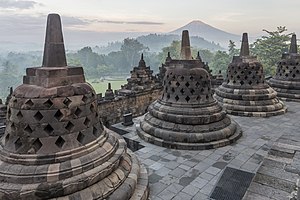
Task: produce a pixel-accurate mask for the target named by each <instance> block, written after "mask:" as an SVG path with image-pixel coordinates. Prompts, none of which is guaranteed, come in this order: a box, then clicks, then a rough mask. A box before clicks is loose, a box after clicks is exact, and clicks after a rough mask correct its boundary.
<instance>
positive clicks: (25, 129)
mask: <svg viewBox="0 0 300 200" xmlns="http://www.w3.org/2000/svg"><path fill="white" fill-rule="evenodd" d="M24 131H26V132H27V133H32V132H33V130H32V128H31V127H30V126H29V125H27V126H26V127H25V128H24Z"/></svg>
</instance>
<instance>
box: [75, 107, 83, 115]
mask: <svg viewBox="0 0 300 200" xmlns="http://www.w3.org/2000/svg"><path fill="white" fill-rule="evenodd" d="M81 113H82V110H81V109H80V108H78V107H77V108H76V110H75V113H74V114H75V115H76V116H77V117H80V115H81Z"/></svg>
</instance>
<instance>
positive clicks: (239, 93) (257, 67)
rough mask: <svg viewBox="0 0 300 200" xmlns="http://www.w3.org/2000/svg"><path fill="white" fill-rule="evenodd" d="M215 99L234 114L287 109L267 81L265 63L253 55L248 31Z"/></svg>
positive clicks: (255, 114) (260, 114) (264, 114)
mask: <svg viewBox="0 0 300 200" xmlns="http://www.w3.org/2000/svg"><path fill="white" fill-rule="evenodd" d="M215 98H216V99H217V100H218V101H219V102H220V103H221V104H222V105H223V107H224V108H225V109H226V111H227V113H229V114H233V115H240V116H253V117H270V116H274V115H280V114H284V113H285V112H286V107H285V105H284V104H283V103H282V102H281V101H279V99H278V98H277V93H276V91H274V90H273V89H272V88H271V87H270V86H269V85H268V84H266V83H265V77H264V72H263V66H262V64H261V63H260V62H258V61H257V59H256V57H255V56H250V55H249V44H248V36H247V33H244V34H243V40H242V46H241V52H240V56H234V57H233V59H232V62H231V63H230V64H229V66H228V69H227V75H226V80H225V82H224V83H223V84H222V85H221V86H219V87H218V88H216V89H215Z"/></svg>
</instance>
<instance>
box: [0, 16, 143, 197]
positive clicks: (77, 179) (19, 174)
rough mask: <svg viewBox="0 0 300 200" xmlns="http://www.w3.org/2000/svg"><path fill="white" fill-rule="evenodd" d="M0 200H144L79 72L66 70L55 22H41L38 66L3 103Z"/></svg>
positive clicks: (138, 169) (136, 172) (136, 168)
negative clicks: (42, 37) (42, 31)
mask: <svg viewBox="0 0 300 200" xmlns="http://www.w3.org/2000/svg"><path fill="white" fill-rule="evenodd" d="M0 180H1V184H0V198H1V199H31V200H32V199H76V200H77V199H78V200H80V199H82V200H89V199H113V200H115V199H147V196H148V178H147V172H146V170H145V168H144V167H142V166H141V165H140V164H139V161H138V159H137V157H136V156H135V155H134V154H133V153H132V152H130V151H129V150H127V148H126V143H125V141H124V140H123V138H121V137H120V136H119V135H118V134H116V133H114V132H112V131H109V130H108V129H106V128H105V127H104V126H103V125H102V123H101V121H100V120H99V115H98V113H97V97H96V94H95V91H94V89H93V88H92V86H91V85H90V84H88V83H86V82H85V77H84V72H83V69H82V68H81V67H67V62H66V56H65V49H64V42H63V36H62V30H61V22H60V17H59V15H57V14H50V15H48V20H47V29H46V39H45V49H44V56H43V64H42V67H36V68H27V69H26V76H24V79H23V84H22V85H20V86H18V87H17V88H16V89H15V90H14V92H13V94H12V97H11V99H10V101H9V104H8V111H7V127H6V130H5V134H4V136H3V137H2V140H1V145H0Z"/></svg>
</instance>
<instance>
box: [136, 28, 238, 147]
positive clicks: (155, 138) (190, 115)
mask: <svg viewBox="0 0 300 200" xmlns="http://www.w3.org/2000/svg"><path fill="white" fill-rule="evenodd" d="M186 35H188V32H187V31H184V32H183V40H187V38H186ZM183 44H184V45H183V47H182V48H183V49H184V50H182V52H185V54H187V55H186V56H187V57H185V58H187V59H183V60H172V59H169V60H168V62H166V72H165V77H164V80H163V87H164V89H163V94H162V96H161V97H160V98H159V99H158V100H157V101H155V102H154V103H152V104H151V105H150V106H149V108H148V111H149V112H148V113H147V114H146V115H145V117H144V120H143V121H142V122H141V123H140V126H137V132H138V135H139V136H140V137H141V138H142V139H144V140H146V141H148V142H150V143H153V144H156V145H160V146H164V147H168V148H178V149H209V148H217V147H220V146H224V145H228V144H230V143H232V142H234V141H236V140H237V139H238V138H239V137H240V136H241V129H240V127H239V125H237V124H236V123H235V122H234V121H233V120H231V119H230V118H229V117H228V116H227V115H226V113H225V111H224V110H222V107H221V106H220V105H219V104H218V103H217V102H216V100H215V99H214V98H213V96H212V87H211V80H210V75H209V74H208V72H207V71H206V70H205V69H204V66H205V64H204V63H203V62H202V61H201V58H198V59H189V56H188V55H189V53H188V52H189V50H188V48H190V47H189V42H188V41H185V42H183Z"/></svg>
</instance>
